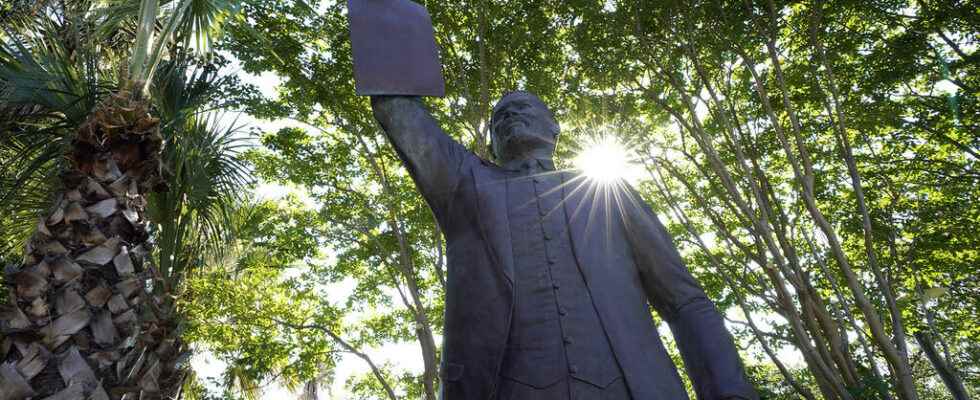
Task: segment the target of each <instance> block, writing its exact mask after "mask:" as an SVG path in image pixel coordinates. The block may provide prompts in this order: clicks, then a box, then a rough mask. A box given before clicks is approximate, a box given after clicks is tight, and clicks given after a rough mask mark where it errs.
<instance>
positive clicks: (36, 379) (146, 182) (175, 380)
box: [0, 0, 245, 400]
mask: <svg viewBox="0 0 980 400" xmlns="http://www.w3.org/2000/svg"><path fill="white" fill-rule="evenodd" d="M20 4H21V3H16V4H15V7H20V8H19V9H16V10H13V11H12V12H8V13H7V14H5V15H4V16H3V18H4V20H5V21H4V26H5V27H6V28H4V30H3V31H2V32H0V121H2V122H0V156H2V157H3V159H2V160H3V163H2V165H0V184H2V185H3V186H0V209H3V210H5V211H6V215H4V216H3V218H2V220H3V222H2V223H0V228H2V229H3V231H2V234H0V252H2V251H3V250H4V247H8V248H9V247H10V246H11V245H15V244H17V243H25V242H26V251H25V253H24V258H23V260H21V262H18V263H15V264H12V265H8V266H7V267H6V268H5V271H4V272H5V274H4V280H5V281H6V282H7V284H8V286H9V287H10V290H9V291H8V292H9V293H8V296H7V297H8V298H7V299H6V300H7V301H5V302H2V303H6V304H5V305H3V306H2V308H0V400H7V399H11V400H14V399H24V398H46V397H47V396H55V397H53V398H59V399H110V398H112V399H117V398H120V399H137V398H139V399H142V398H168V397H170V396H174V395H178V394H179V390H180V387H181V383H182V382H183V380H184V377H185V376H186V373H185V369H186V368H185V367H186V359H187V356H188V354H187V352H186V351H185V346H184V345H183V343H182V341H181V338H180V330H181V325H180V316H179V310H178V309H177V305H176V302H175V301H174V296H175V295H176V294H177V290H178V286H179V283H180V281H181V279H182V277H183V276H185V274H188V273H190V271H191V270H193V268H194V267H195V266H199V265H201V264H202V262H203V261H202V260H203V258H202V256H201V254H204V253H202V252H203V251H205V250H208V249H215V248H220V246H217V245H216V244H215V243H217V242H219V241H220V240H221V239H222V238H223V237H224V235H226V234H227V232H226V231H225V230H223V226H222V223H221V216H222V214H223V213H222V212H221V210H222V209H223V207H224V206H225V205H227V204H230V203H232V202H233V201H234V196H233V195H231V194H229V193H234V192H235V191H236V189H237V187H239V186H241V185H242V184H243V183H244V182H245V178H244V177H245V171H244V169H243V168H242V166H241V160H240V159H239V158H237V157H236V156H235V152H234V149H235V148H236V147H237V146H239V145H240V140H239V139H237V137H236V134H235V132H236V130H235V129H232V128H222V126H221V124H220V123H219V122H218V120H217V119H216V118H214V117H207V116H206V114H201V113H200V110H201V109H202V108H203V106H204V105H207V104H209V103H210V100H211V99H210V97H209V96H211V94H212V91H213V89H214V88H215V86H216V85H217V84H219V82H218V80H217V78H216V73H215V69H214V67H213V66H207V64H206V63H204V64H205V66H204V67H195V64H201V63H200V62H199V61H197V59H199V58H200V57H196V56H199V55H201V54H202V52H203V51H206V50H207V48H208V45H209V43H210V41H211V38H212V36H213V35H214V33H215V32H216V30H215V29H216V26H217V25H218V24H219V23H220V22H221V21H222V19H223V18H224V17H226V16H227V15H230V14H231V13H233V12H234V11H235V8H236V5H235V3H234V2H224V1H220V0H174V1H170V2H163V3H158V2H157V1H156V0H142V1H129V2H126V1H123V2H112V3H110V4H101V3H99V2H89V1H64V2H41V3H35V4H29V5H23V6H21V5H20ZM44 201H48V202H49V204H50V205H51V206H50V208H49V209H48V210H47V211H45V212H44V213H43V216H42V218H40V219H37V218H36V216H37V211H38V205H39V204H42V203H43V202H44ZM151 216H153V217H158V218H160V219H157V220H156V221H150V217H151ZM154 222H155V223H154ZM31 232H32V234H31ZM28 235H29V237H27V236H28ZM25 237H27V238H26V240H24V238H25ZM155 242H159V243H160V244H162V245H161V246H157V247H156V249H151V246H150V245H151V244H155ZM186 243H194V246H188V245H186ZM3 253H4V254H9V252H3ZM153 256H155V257H153ZM153 260H156V262H154V261H153Z"/></svg>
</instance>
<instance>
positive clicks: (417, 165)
mask: <svg viewBox="0 0 980 400" xmlns="http://www.w3.org/2000/svg"><path fill="white" fill-rule="evenodd" d="M371 108H372V109H373V110H374V117H375V118H376V119H377V120H378V122H379V123H380V124H381V127H382V128H383V129H384V131H385V135H387V136H388V140H389V141H391V144H392V145H394V147H395V151H396V152H397V153H398V157H399V158H401V160H402V163H404V164H405V168H406V169H408V173H409V174H410V175H411V176H412V179H413V180H414V181H415V184H416V186H418V189H419V192H421V193H422V197H424V198H425V200H426V201H427V202H428V203H429V206H430V207H432V209H433V211H434V212H435V214H436V216H437V217H439V218H440V219H441V218H442V214H443V213H444V211H445V210H446V207H447V203H448V201H449V198H450V196H451V195H452V193H453V192H454V191H455V190H456V187H457V186H458V185H459V182H460V181H461V179H462V168H463V165H464V164H465V161H466V160H467V159H468V158H470V157H476V156H475V155H474V154H473V153H471V152H470V151H469V150H467V149H466V148H465V147H463V145H461V144H459V143H458V142H456V141H455V140H453V139H452V138H451V137H449V135H447V134H446V133H445V132H443V130H442V129H441V128H439V125H438V124H437V123H436V120H435V119H434V118H432V115H430V114H429V111H428V110H427V109H426V108H425V105H423V104H422V101H421V99H420V98H418V97H408V96H372V97H371Z"/></svg>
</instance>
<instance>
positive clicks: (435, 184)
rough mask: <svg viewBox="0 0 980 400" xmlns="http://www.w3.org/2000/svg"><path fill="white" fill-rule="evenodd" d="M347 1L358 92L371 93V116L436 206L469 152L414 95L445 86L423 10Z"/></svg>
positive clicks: (394, 1)
mask: <svg viewBox="0 0 980 400" xmlns="http://www.w3.org/2000/svg"><path fill="white" fill-rule="evenodd" d="M348 5H349V18H350V23H351V25H350V31H351V47H352V53H353V56H354V78H355V83H356V88H357V93H358V94H360V95H369V96H371V107H372V108H373V110H374V116H375V118H377V120H378V122H379V123H381V126H382V128H384V131H385V134H386V135H387V136H388V139H389V140H390V141H391V143H392V145H394V147H395V150H396V151H397V152H398V155H399V157H401V159H402V161H403V162H404V163H405V166H406V167H407V168H408V171H409V173H410V174H411V175H412V178H413V179H415V182H416V184H417V185H418V187H419V191H421V192H422V195H423V196H424V197H425V198H426V200H427V201H428V202H429V204H430V205H431V206H432V207H433V209H434V210H435V211H436V213H437V214H438V213H440V211H441V209H442V206H443V204H444V203H445V201H446V200H445V197H446V195H447V194H448V193H452V191H453V190H454V189H455V187H456V185H458V183H459V179H460V177H459V173H458V172H459V169H460V166H461V165H462V164H463V161H464V160H465V159H466V157H467V156H468V155H469V154H470V153H469V152H468V151H467V150H466V149H465V148H464V147H463V146H462V145H460V144H459V143H456V142H455V141H454V140H452V138H450V137H449V136H448V135H446V133H445V132H443V131H442V129H440V128H439V125H438V124H437V123H436V120H435V119H434V118H432V116H431V115H430V114H429V111H428V110H427V109H426V107H425V105H423V104H422V101H421V99H420V98H419V97H418V96H442V95H443V94H444V93H445V83H444V82H443V79H442V71H441V65H440V62H439V52H438V50H437V48H436V43H435V39H434V36H433V31H432V21H431V19H430V18H429V14H428V12H426V10H425V8H423V7H422V6H421V5H419V4H417V3H414V2H411V1H405V0H351V1H350V2H349V3H348Z"/></svg>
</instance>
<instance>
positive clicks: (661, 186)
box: [647, 166, 816, 400]
mask: <svg viewBox="0 0 980 400" xmlns="http://www.w3.org/2000/svg"><path fill="white" fill-rule="evenodd" d="M647 169H648V170H650V167H649V166H648V167H647ZM651 176H652V177H653V178H654V179H653V181H654V184H655V185H656V187H657V190H658V191H659V192H660V195H661V197H663V198H664V199H666V200H667V203H668V205H669V206H670V208H671V210H673V212H674V215H676V216H677V218H678V219H680V221H681V223H682V224H684V227H685V229H687V231H688V233H689V234H690V235H691V236H692V237H693V238H694V239H695V240H696V242H697V243H698V247H700V248H701V251H703V252H704V253H705V254H706V255H708V258H709V260H710V261H711V264H712V265H713V266H714V267H715V271H717V272H718V274H720V275H721V276H722V277H723V278H724V279H725V282H726V283H727V284H728V286H729V287H730V288H731V289H732V291H733V292H734V293H735V297H736V299H737V301H738V304H739V307H740V308H741V310H742V313H744V314H745V318H746V322H747V324H748V325H749V328H750V329H751V330H752V334H753V335H754V336H755V337H756V339H758V340H759V345H761V346H762V349H763V351H764V352H765V353H766V355H767V356H768V357H769V359H770V360H771V361H772V362H773V364H775V365H776V368H777V369H778V370H779V373H780V374H782V375H783V379H786V381H787V382H789V384H790V385H791V386H793V389H794V390H796V392H797V393H799V394H800V395H801V396H803V398H804V399H806V400H816V398H815V397H814V396H813V393H812V392H810V390H809V389H807V388H806V387H805V386H803V385H801V384H800V383H799V381H797V380H796V379H795V378H794V377H793V375H792V374H791V373H790V372H789V370H788V369H787V368H786V366H785V365H783V363H782V361H780V360H779V357H778V356H777V355H776V353H775V351H773V350H772V348H771V346H769V344H768V343H766V340H765V336H764V335H763V333H762V331H761V330H760V329H759V327H758V326H756V325H755V321H753V320H752V312H751V311H749V307H748V305H747V304H746V302H745V297H744V296H743V295H742V293H741V292H740V291H738V290H737V288H739V287H740V286H741V285H738V284H736V283H735V281H734V280H733V279H732V277H731V276H729V271H726V269H725V268H723V267H722V263H721V260H719V259H718V257H717V256H715V255H714V254H713V253H712V252H711V250H710V249H709V248H708V246H707V245H706V244H705V243H704V241H703V240H702V239H701V236H700V235H699V234H698V232H697V230H696V229H694V225H693V224H691V221H690V219H688V218H687V215H686V214H685V213H684V211H683V210H681V208H680V207H679V206H678V205H677V200H676V199H675V198H674V197H673V196H672V195H671V194H670V192H669V191H668V190H667V189H666V182H664V177H663V175H660V174H659V172H658V173H657V174H656V175H654V174H653V173H652V171H651Z"/></svg>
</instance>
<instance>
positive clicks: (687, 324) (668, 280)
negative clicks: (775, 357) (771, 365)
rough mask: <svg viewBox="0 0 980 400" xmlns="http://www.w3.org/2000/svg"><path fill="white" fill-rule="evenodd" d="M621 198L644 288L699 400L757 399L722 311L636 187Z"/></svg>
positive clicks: (628, 190) (628, 233) (628, 234)
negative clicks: (677, 349) (706, 291)
mask: <svg viewBox="0 0 980 400" xmlns="http://www.w3.org/2000/svg"><path fill="white" fill-rule="evenodd" d="M627 187H628V186H627ZM624 197H625V198H624V201H623V203H622V207H623V209H624V211H625V214H624V217H625V220H626V221H625V222H626V228H627V236H628V238H629V242H630V245H631V247H632V248H633V256H634V258H635V259H636V264H637V267H638V268H639V270H640V279H641V280H642V284H643V288H644V290H645V291H646V293H647V296H648V297H649V299H650V303H651V304H652V305H653V307H654V308H655V309H656V310H657V313H658V314H660V316H661V317H662V318H663V319H664V320H666V321H667V323H668V324H669V325H670V330H671V332H672V333H673V334H674V340H675V341H676V342H677V347H678V348H679V349H680V353H681V356H682V357H683V359H684V365H685V367H686V369H687V372H688V375H689V376H690V378H691V380H692V381H693V382H694V390H695V392H696V393H697V397H698V399H700V400H723V399H744V400H756V399H758V398H759V397H758V394H756V391H755V389H754V388H753V387H752V385H751V384H749V383H748V379H747V377H746V376H745V372H744V370H743V368H742V363H741V360H740V359H739V356H738V352H737V351H736V349H735V343H734V341H733V339H732V337H731V335H730V334H729V333H728V330H727V329H726V328H725V325H724V320H723V319H722V317H721V314H720V313H719V312H718V309H717V308H715V305H714V304H713V303H712V302H711V300H709V299H708V297H707V295H705V293H704V290H703V289H702V288H701V286H700V285H699V284H698V283H697V281H695V279H694V277H693V276H691V273H690V272H689V271H688V270H687V267H686V266H685V265H684V262H683V261H682V260H681V256H680V253H678V252H677V248H676V246H674V243H673V240H672V239H671V237H670V234H669V233H668V232H667V229H666V228H665V227H664V225H663V224H662V223H660V220H659V219H658V218H657V216H656V214H655V213H654V212H653V210H651V209H650V207H649V206H648V205H647V204H646V203H645V202H644V201H643V200H642V198H640V196H639V194H638V193H637V192H636V191H635V190H633V189H632V188H629V187H628V189H627V190H626V191H625V196H624ZM651 372H652V371H651Z"/></svg>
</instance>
